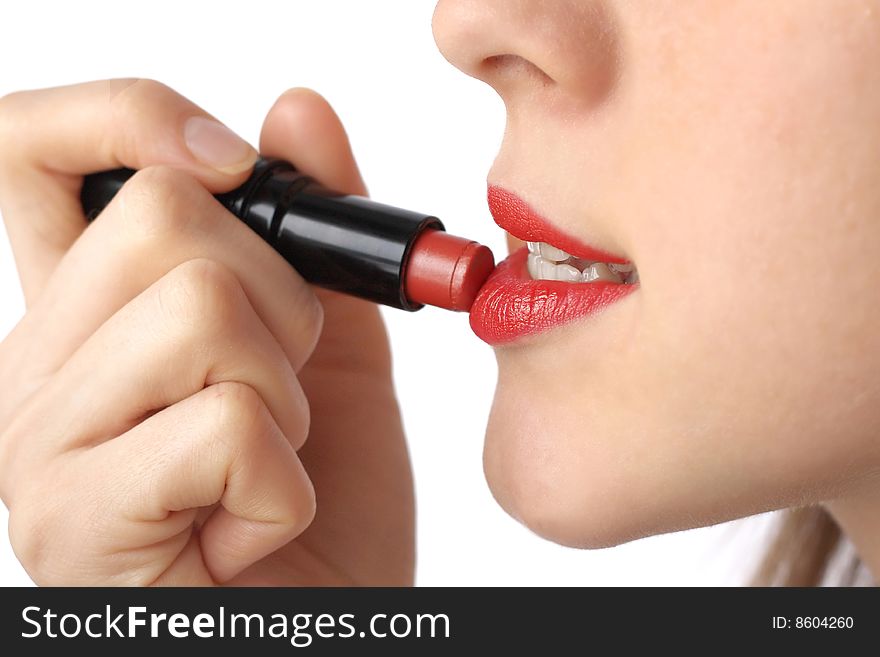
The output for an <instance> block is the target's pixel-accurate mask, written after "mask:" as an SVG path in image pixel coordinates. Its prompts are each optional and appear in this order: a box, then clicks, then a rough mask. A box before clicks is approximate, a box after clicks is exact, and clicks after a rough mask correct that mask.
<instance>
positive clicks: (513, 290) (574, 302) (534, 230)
mask: <svg viewBox="0 0 880 657" xmlns="http://www.w3.org/2000/svg"><path fill="white" fill-rule="evenodd" d="M489 207H490V209H491V210H492V215H493V217H494V218H495V222H496V223H497V224H498V225H499V226H501V227H502V228H504V229H506V230H507V231H508V232H510V233H511V234H512V235H514V236H515V237H518V238H520V239H524V240H527V241H530V242H549V243H551V244H553V245H554V246H556V247H558V248H561V249H563V250H564V251H566V252H568V253H570V254H572V255H574V256H577V257H579V258H584V259H586V260H594V261H601V262H612V263H626V262H628V261H627V260H625V259H623V258H620V257H618V256H613V255H610V254H608V253H605V252H603V251H600V250H599V249H595V248H593V247H590V246H587V245H585V244H582V243H580V242H578V241H577V240H574V239H572V238H571V237H569V236H567V235H564V234H562V233H560V232H559V231H558V230H556V229H555V228H553V227H552V226H549V225H548V224H547V223H546V222H545V221H544V220H543V219H542V218H541V217H540V216H539V215H537V214H536V213H535V212H534V211H533V210H531V209H530V208H529V207H528V206H527V205H526V204H525V203H524V202H523V201H522V200H521V199H519V198H518V197H516V196H514V195H513V194H510V193H509V192H506V191H504V190H502V189H500V188H497V187H490V188H489ZM527 257H528V249H526V248H525V247H524V248H521V249H518V250H516V251H514V252H513V253H512V254H510V256H508V257H507V258H506V259H505V260H503V261H502V262H500V263H499V264H498V266H497V267H496V268H495V271H494V272H492V275H491V276H490V277H489V280H487V281H486V283H485V284H484V285H483V287H482V288H481V289H480V292H479V294H478V295H477V298H476V300H475V301H474V303H473V306H471V312H470V324H471V328H472V329H473V331H474V333H476V334H477V337H479V338H480V339H482V340H483V341H485V342H487V343H489V344H490V345H500V344H505V343H508V342H512V341H514V340H516V339H518V338H521V337H524V336H526V335H531V334H534V333H538V332H541V331H545V330H549V329H551V328H554V327H556V326H559V325H561V324H564V323H566V322H570V321H572V320H574V319H578V318H580V317H584V316H586V315H591V314H594V313H597V312H599V311H601V310H602V309H603V308H605V307H606V306H608V305H610V304H612V303H614V302H615V301H618V300H620V299H622V298H623V297H625V296H627V295H628V294H629V293H631V292H633V291H634V290H635V289H636V288H638V287H639V286H638V284H635V285H622V284H619V283H611V282H608V281H594V282H591V283H566V282H563V281H547V280H534V279H532V277H531V276H530V275H529V273H528V270H527V269H526V259H527Z"/></svg>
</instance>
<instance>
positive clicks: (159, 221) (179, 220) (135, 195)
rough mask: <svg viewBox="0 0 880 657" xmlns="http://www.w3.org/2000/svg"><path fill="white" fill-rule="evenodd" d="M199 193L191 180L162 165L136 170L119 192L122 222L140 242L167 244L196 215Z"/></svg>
mask: <svg viewBox="0 0 880 657" xmlns="http://www.w3.org/2000/svg"><path fill="white" fill-rule="evenodd" d="M201 190H202V188H201V187H200V186H199V184H198V182H197V181H196V180H195V179H193V178H192V177H191V176H190V175H188V174H187V173H185V172H183V171H180V170H178V169H174V168H172V167H169V166H162V165H159V166H150V167H146V168H144V169H140V170H139V171H137V172H136V173H135V174H134V175H133V176H132V177H131V178H130V179H129V180H128V181H126V183H125V185H123V186H122V189H121V190H120V191H119V194H118V198H119V204H120V206H121V208H120V209H121V214H122V221H123V223H124V224H125V226H126V227H127V228H128V229H129V230H131V231H132V232H133V233H135V234H136V235H137V236H139V237H140V238H141V239H144V240H146V241H151V242H156V241H158V242H160V243H161V244H165V243H168V242H170V241H171V240H173V239H175V237H179V235H180V234H181V233H183V232H185V231H187V229H188V228H189V227H190V225H191V224H192V222H193V221H194V220H195V219H196V218H198V217H199V216H200V214H201V211H202V208H200V207H199V205H198V203H197V199H198V198H199V192H200V191H201ZM205 193H206V192H205Z"/></svg>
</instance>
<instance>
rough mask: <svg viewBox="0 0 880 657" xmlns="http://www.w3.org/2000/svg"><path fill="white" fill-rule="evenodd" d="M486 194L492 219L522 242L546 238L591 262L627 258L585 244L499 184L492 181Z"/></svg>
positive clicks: (620, 261)
mask: <svg viewBox="0 0 880 657" xmlns="http://www.w3.org/2000/svg"><path fill="white" fill-rule="evenodd" d="M488 197H489V211H490V212H491V213H492V218H493V219H495V223H496V224H498V225H499V226H501V227H502V228H503V229H504V230H506V231H507V232H508V233H510V234H511V235H513V236H514V237H516V238H517V239H521V240H523V241H524V242H547V243H548V244H552V245H553V246H555V247H556V248H559V249H562V250H563V251H565V252H566V253H570V254H571V255H573V256H575V257H577V258H583V259H584V260H590V261H592V262H613V263H617V264H621V265H622V264H626V263H627V262H629V260H627V259H626V258H621V257H620V256H616V255H614V254H612V253H608V252H607V251H602V250H600V249H597V248H595V247H592V246H590V245H588V244H584V243H583V242H581V241H579V240H576V239H574V238H573V237H571V236H570V235H566V234H565V233H563V232H562V231H560V230H559V229H557V228H554V227H553V226H551V225H550V223H549V222H548V221H547V220H546V219H544V217H542V216H541V215H539V214H538V213H537V212H535V211H534V210H533V209H532V208H531V207H530V206H529V205H528V204H527V203H526V202H525V201H523V200H522V199H521V198H520V197H518V196H517V195H516V194H512V193H511V192H508V191H507V190H505V189H502V188H501V187H496V186H494V185H491V186H490V187H489V193H488Z"/></svg>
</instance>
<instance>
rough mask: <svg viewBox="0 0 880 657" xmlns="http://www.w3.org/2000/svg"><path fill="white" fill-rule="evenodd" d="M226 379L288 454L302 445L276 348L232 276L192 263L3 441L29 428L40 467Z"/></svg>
mask: <svg viewBox="0 0 880 657" xmlns="http://www.w3.org/2000/svg"><path fill="white" fill-rule="evenodd" d="M224 381H230V382H238V383H243V384H247V385H248V386H250V387H251V388H253V389H254V390H256V391H257V393H258V394H259V395H260V397H261V398H262V399H263V400H264V401H265V403H266V406H267V408H268V409H269V412H270V413H271V414H272V416H273V418H274V419H275V422H276V423H277V424H278V426H279V427H280V428H281V431H282V433H284V435H285V436H287V438H288V440H289V441H290V442H291V444H292V445H293V446H294V448H296V449H298V448H299V447H301V446H302V444H303V443H304V442H305V439H306V434H307V432H308V417H309V412H308V402H307V400H306V398H305V395H304V394H303V391H302V388H301V387H300V385H299V382H298V380H297V378H296V375H295V374H294V372H293V369H292V368H291V366H290V363H289V362H288V361H287V358H286V357H285V355H284V352H283V351H282V349H281V346H280V345H279V344H278V342H277V341H276V340H275V338H274V337H273V336H272V334H271V333H270V332H269V330H268V329H267V328H266V327H265V326H264V325H263V323H262V321H261V320H260V319H259V317H258V316H257V314H256V313H255V312H254V310H253V308H252V307H251V305H250V302H249V301H248V299H247V297H246V296H245V294H244V291H243V290H242V288H241V286H240V284H239V283H238V280H237V278H236V277H235V275H234V274H233V273H232V272H230V271H229V270H228V269H226V268H225V267H224V266H223V265H221V264H219V263H216V262H213V261H210V260H191V261H189V262H186V263H184V264H182V265H180V266H179V267H177V268H175V269H174V270H173V271H171V272H170V273H169V274H168V275H166V276H164V277H163V278H162V279H160V280H159V281H157V282H156V283H155V284H154V285H152V286H151V287H150V288H148V289H147V290H146V291H144V292H143V293H142V294H140V295H139V296H138V297H136V298H135V299H134V300H132V301H131V303H129V304H128V305H126V306H125V307H124V308H122V310H120V311H119V312H118V313H116V314H115V315H114V316H113V317H111V318H110V319H109V320H108V321H107V322H105V323H104V324H103V325H102V326H101V327H100V328H99V329H98V331H97V332H96V333H94V334H93V335H92V336H91V337H90V338H89V339H88V340H87V341H86V343H85V344H83V345H82V347H81V348H80V349H79V350H77V352H76V353H75V354H74V355H73V356H72V357H71V359H70V360H69V361H67V363H65V365H64V367H62V368H61V370H60V371H59V372H58V373H57V374H56V375H55V376H53V377H52V378H51V379H50V381H49V382H48V383H46V385H44V386H43V388H42V389H41V390H40V391H39V393H38V394H37V395H36V397H35V399H34V400H33V401H32V402H31V403H30V404H28V405H27V408H26V410H25V411H24V412H22V413H20V414H19V416H18V417H17V418H16V419H15V421H14V422H13V425H12V427H11V430H10V431H9V432H7V434H8V435H9V436H16V435H19V436H20V435H21V434H22V433H24V429H23V428H24V427H27V428H28V431H29V432H30V433H31V434H33V435H32V436H31V437H29V438H28V439H27V445H28V449H29V450H32V451H34V452H35V453H38V454H42V459H43V460H44V459H45V458H48V456H52V455H57V454H59V453H63V452H66V451H70V450H72V449H75V448H80V447H84V446H89V445H94V444H97V443H100V442H103V441H105V440H108V439H111V438H113V437H115V436H117V435H119V434H121V433H124V432H125V431H127V430H128V429H130V428H131V427H133V426H135V425H136V424H137V423H138V422H140V421H141V420H142V419H143V418H144V417H146V416H148V415H150V414H152V413H153V412H155V411H156V410H159V409H162V408H165V407H166V406H170V405H171V404H174V403H176V402H178V401H180V400H182V399H185V398H187V397H189V396H191V395H193V394H195V393H196V392H198V391H199V390H201V389H202V388H204V387H205V386H210V385H214V384H217V383H221V382H224ZM37 427H39V429H37ZM4 439H8V437H4Z"/></svg>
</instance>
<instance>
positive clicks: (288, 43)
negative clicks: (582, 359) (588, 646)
mask: <svg viewBox="0 0 880 657" xmlns="http://www.w3.org/2000/svg"><path fill="white" fill-rule="evenodd" d="M433 6H434V2H433V0H369V1H363V0H312V1H309V2H306V1H302V0H288V1H287V2H283V1H280V0H279V1H269V0H238V1H237V2H229V1H222V2H221V1H216V0H215V1H213V2H180V1H176V2H168V1H167V0H153V1H152V2H149V3H124V2H118V1H116V2H112V1H105V2H97V1H93V2H88V1H82V0H79V1H77V2H69V1H58V2H40V1H38V0H29V1H28V2H3V3H2V4H0V95H3V94H5V93H8V92H11V91H15V90H19V89H28V88H38V87H45V86H55V85H61V84H69V83H74V82H80V81H85V80H91V79H100V78H109V77H123V76H142V77H151V78H155V79H158V80H161V81H163V82H165V83H167V84H169V85H170V86H172V87H174V88H175V89H177V90H178V91H179V92H181V93H183V94H184V95H186V96H188V97H189V98H191V99H192V100H194V101H195V102H196V103H198V104H199V105H201V106H202V107H204V108H205V109H206V110H208V111H209V112H211V113H213V114H214V115H215V116H217V117H218V118H220V119H221V120H223V121H224V122H226V123H227V124H228V125H229V126H230V127H232V128H233V129H234V130H236V131H237V132H238V133H239V134H241V135H243V136H244V137H245V138H247V139H248V140H250V141H251V143H253V144H256V143H257V139H258V135H259V127H260V124H261V122H262V118H263V116H264V115H265V113H266V111H267V110H268V109H269V107H270V106H271V104H272V103H273V101H274V100H275V98H276V97H277V96H278V95H279V94H280V93H281V92H282V91H284V90H285V89H286V88H288V87H293V86H310V87H313V88H315V89H317V90H318V91H320V92H321V93H323V94H324V95H325V96H326V97H327V98H328V99H329V100H330V101H331V103H333V105H334V106H335V107H336V109H337V111H338V112H339V114H340V116H341V117H342V119H343V121H344V122H345V124H346V126H347V128H348V131H349V134H350V136H351V139H352V142H353V144H354V149H355V153H356V155H357V156H358V159H359V162H360V165H361V169H362V171H363V174H364V177H365V178H366V181H367V184H368V186H369V188H370V192H371V195H372V196H373V197H374V198H376V199H377V200H380V201H382V202H385V203H391V204H396V205H400V206H402V207H406V208H411V209H413V210H420V211H424V212H430V213H434V214H437V215H438V216H440V217H441V218H442V219H443V220H444V222H445V223H446V226H447V228H448V229H449V230H450V232H454V233H458V234H464V235H467V236H469V237H471V238H473V239H476V240H479V241H481V242H483V243H485V244H487V245H489V246H490V247H492V249H493V251H495V253H496V255H501V254H503V253H504V243H503V239H502V233H501V231H500V230H499V229H498V228H496V227H495V225H494V223H493V222H492V220H491V217H490V216H489V214H488V211H487V208H486V203H485V179H486V173H487V171H488V169H489V166H490V164H491V162H492V158H493V157H494V154H495V152H496V149H497V148H498V145H499V143H500V138H501V134H502V132H503V129H504V108H503V105H502V104H501V102H500V101H499V100H498V98H497V97H496V96H495V94H494V92H493V91H492V90H491V89H490V88H489V87H487V86H484V85H483V84H481V83H479V82H476V81H474V80H471V79H470V78H467V77H465V76H464V75H463V74H461V73H460V72H458V71H457V70H455V69H454V68H453V67H452V66H451V65H449V64H448V63H447V62H446V61H445V60H444V59H443V58H442V56H441V55H440V54H439V52H438V51H437V49H436V46H435V45H434V42H433V38H432V36H431V27H430V19H431V13H432V10H433ZM34 129H39V126H34ZM0 148H2V144H0ZM383 311H384V314H385V318H386V319H387V321H388V325H389V330H390V333H391V340H392V345H393V350H394V358H395V377H396V383H397V389H398V394H399V397H400V400H401V405H402V408H403V413H404V421H405V424H406V429H407V434H408V436H409V440H410V449H411V453H412V459H413V467H414V470H415V479H416V485H417V500H418V553H419V559H418V583H419V584H421V585H453V584H455V585H490V584H494V585H637V584H647V585H654V584H666V585H679V584H682V585H685V584H686V585H705V584H738V583H742V582H744V581H745V579H746V577H747V574H748V572H749V569H750V567H751V565H752V564H753V563H754V559H755V557H756V555H757V553H758V550H759V544H760V542H761V540H762V537H763V536H764V535H765V534H766V531H767V526H768V520H769V518H770V517H769V516H764V517H762V518H756V519H751V520H746V521H740V522H737V523H732V524H728V525H722V526H718V527H713V528H708V529H700V530H693V531H689V532H683V533H679V534H675V535H667V536H660V537H654V538H650V539H645V540H642V541H637V542H635V543H630V544H628V545H624V546H620V547H617V548H612V549H608V550H601V551H593V552H583V551H577V550H571V549H566V548H562V547H559V546H556V545H553V544H551V543H548V542H545V541H543V540H541V539H539V538H537V537H536V536H534V535H532V534H531V533H530V532H529V531H528V530H526V529H524V528H522V527H521V526H519V525H518V524H517V523H515V522H514V521H513V520H511V519H510V518H508V517H507V516H506V515H505V514H504V512H503V511H501V509H500V508H499V507H498V506H497V505H496V504H495V503H494V501H493V500H492V497H491V494H490V493H489V491H488V488H487V487H486V484H485V481H484V479H483V474H482V470H481V462H480V460H481V450H482V440H483V430H484V427H485V421H486V417H487V415H488V410H489V406H490V403H491V399H492V393H493V387H494V383H495V375H496V372H495V361H494V358H493V356H492V352H491V349H489V347H487V346H486V345H485V344H483V343H482V342H480V341H479V340H477V339H476V338H475V337H474V336H473V334H472V333H471V332H470V330H469V328H468V325H467V317H466V316H465V315H463V314H455V313H449V312H446V311H442V310H436V309H431V308H426V309H424V310H423V311H421V312H419V313H415V314H408V313H403V312H401V311H394V310H389V309H383ZM23 312H24V305H23V301H22V297H21V293H20V291H19V287H18V280H17V277H16V272H15V267H14V263H13V260H12V254H11V253H10V251H9V245H8V243H7V241H6V236H5V233H0V336H4V335H6V334H7V333H8V332H9V330H11V328H12V327H13V326H14V325H15V323H16V322H17V321H18V319H19V318H20V317H21V315H22V313H23ZM425 372H429V373H430V374H429V375H426V374H425ZM0 394H2V382H0ZM445 409H460V410H459V411H457V412H455V413H450V412H448V411H447V410H445ZM0 522H2V523H3V525H5V524H6V510H5V508H3V507H2V506H0ZM0 583H2V584H7V585H8V584H29V583H30V580H29V578H28V577H27V574H26V573H25V572H24V571H23V570H22V568H21V566H20V565H19V564H18V562H17V560H16V559H15V556H14V554H13V553H12V550H11V548H10V547H9V543H8V540H6V538H5V536H2V535H0Z"/></svg>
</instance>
